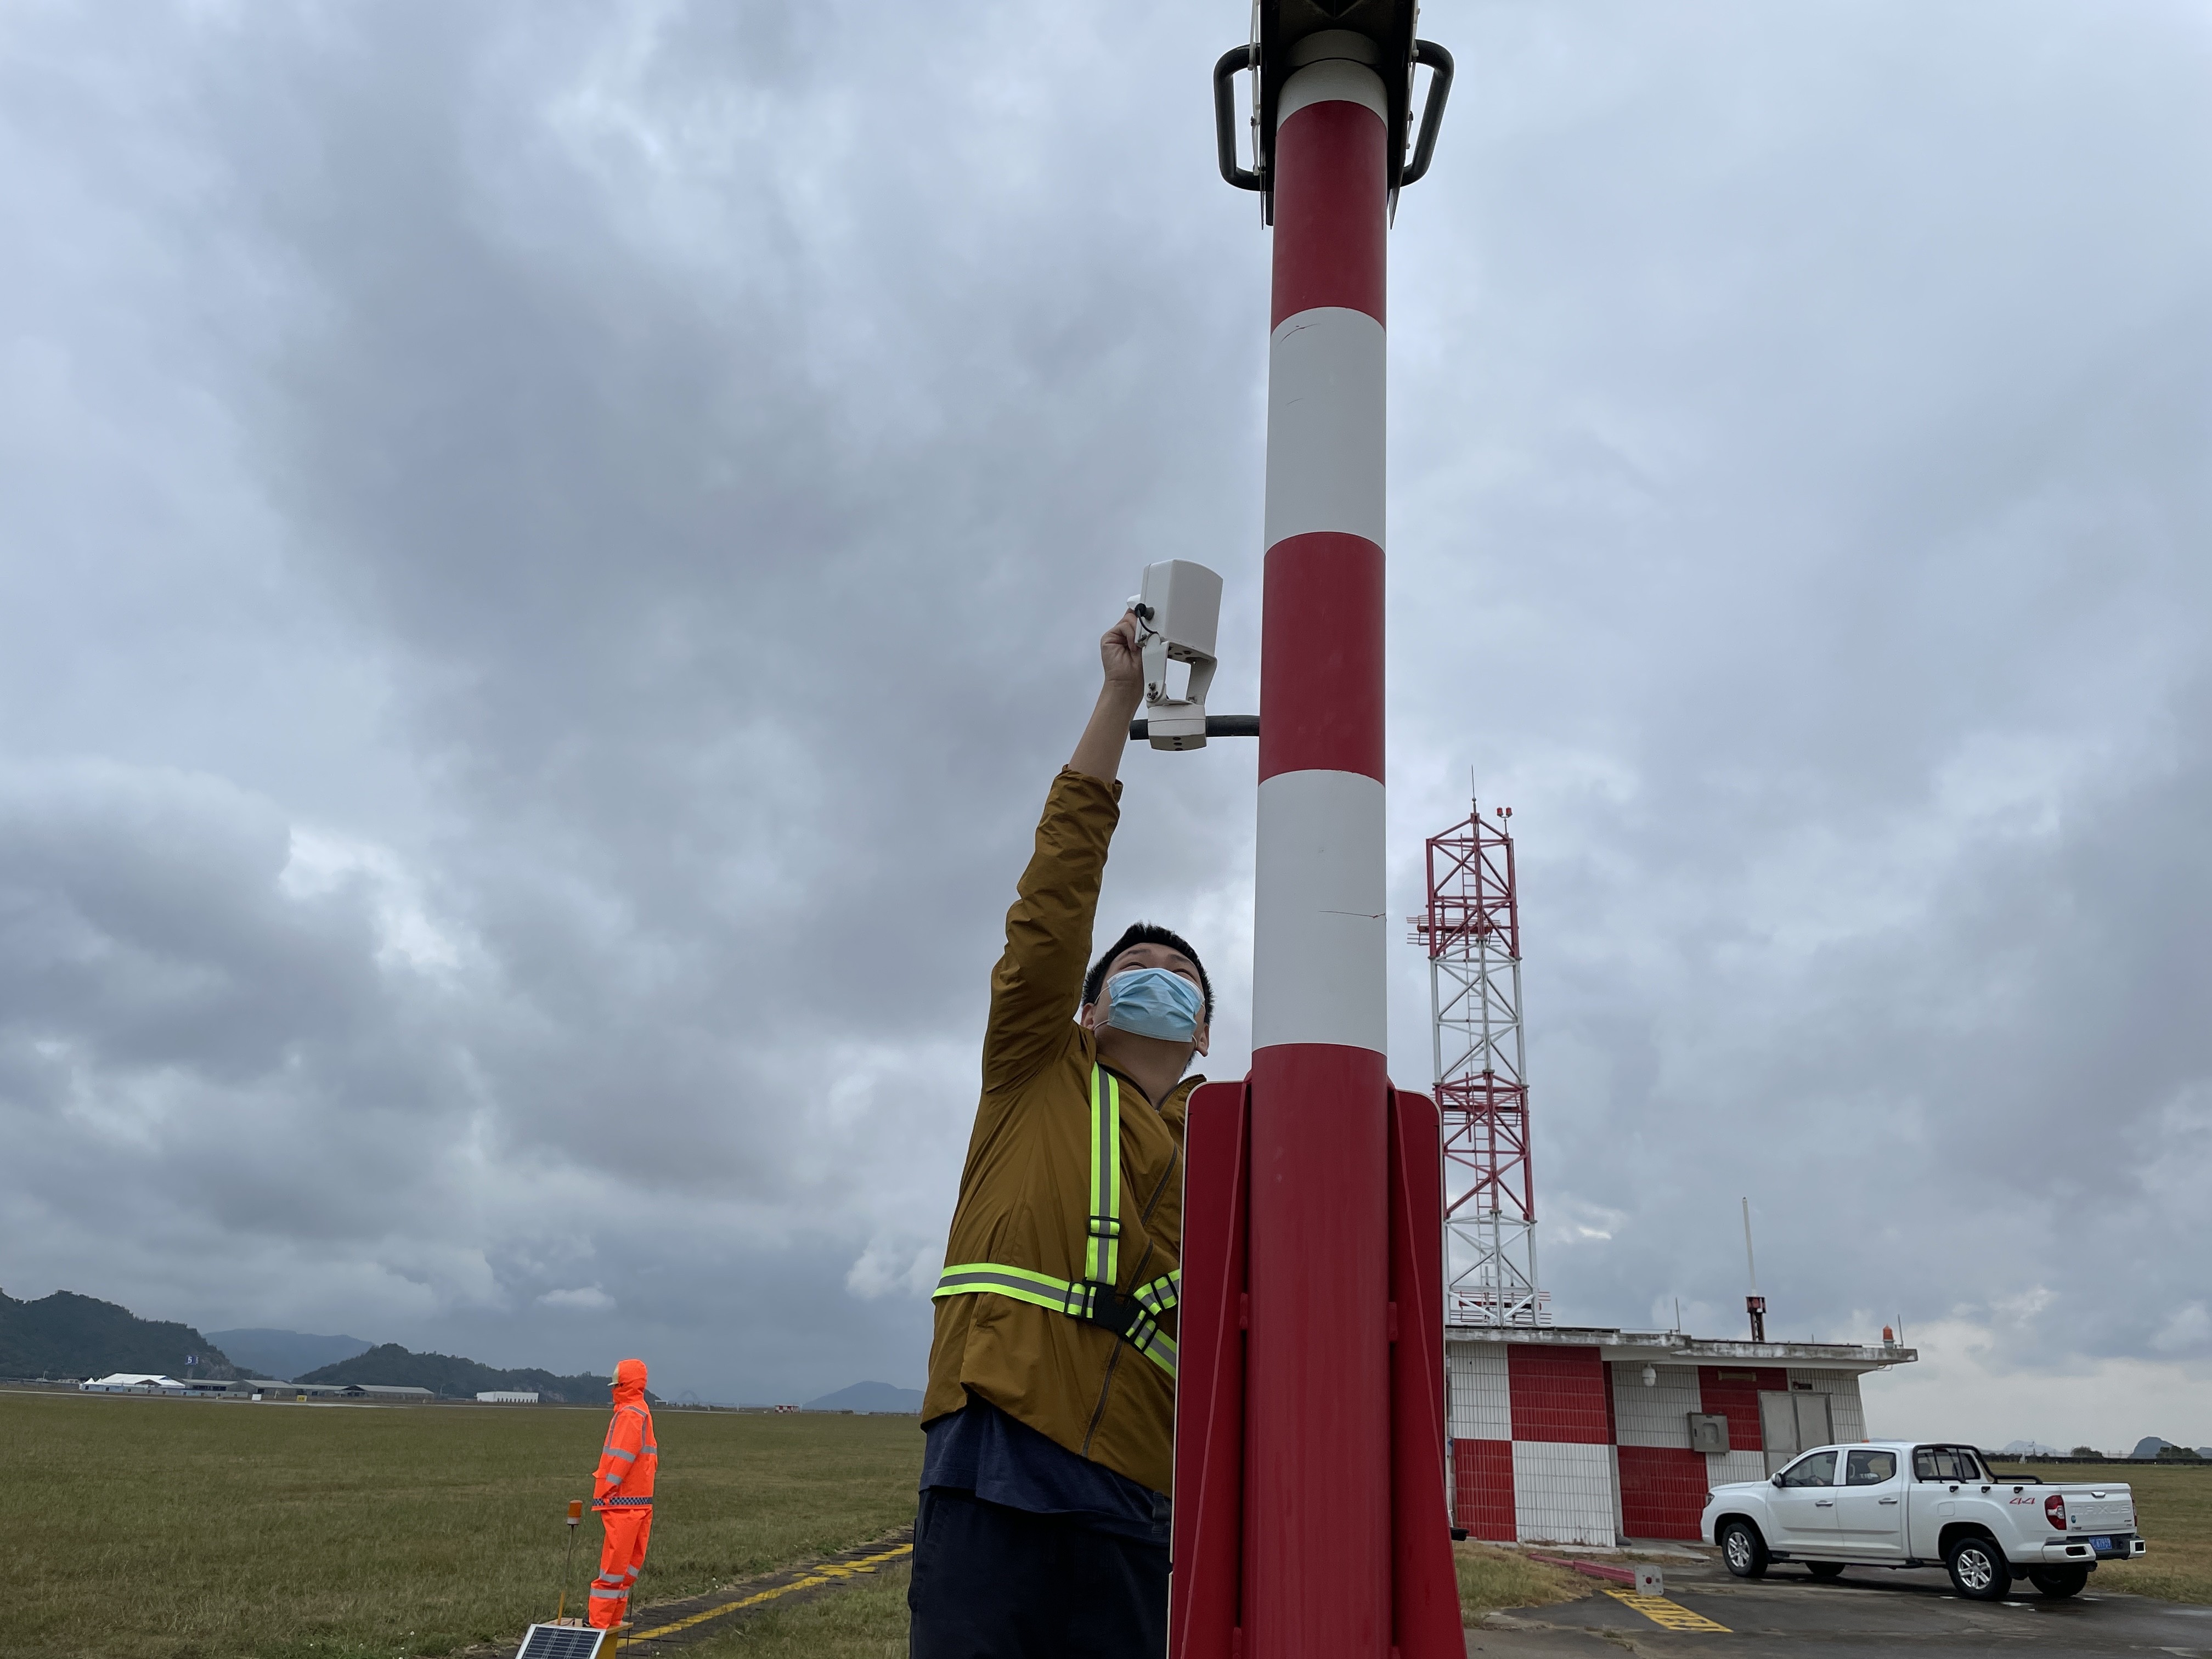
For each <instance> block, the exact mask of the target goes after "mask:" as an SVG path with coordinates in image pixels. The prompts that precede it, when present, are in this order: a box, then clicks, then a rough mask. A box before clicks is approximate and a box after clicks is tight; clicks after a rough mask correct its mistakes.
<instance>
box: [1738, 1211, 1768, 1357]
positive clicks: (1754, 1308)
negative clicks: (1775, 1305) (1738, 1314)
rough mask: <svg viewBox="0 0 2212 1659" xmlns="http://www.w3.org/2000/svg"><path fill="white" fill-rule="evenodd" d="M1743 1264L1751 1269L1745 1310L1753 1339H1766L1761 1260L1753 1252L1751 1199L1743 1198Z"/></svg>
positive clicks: (1744, 1301) (1744, 1304)
mask: <svg viewBox="0 0 2212 1659" xmlns="http://www.w3.org/2000/svg"><path fill="white" fill-rule="evenodd" d="M1743 1265H1744V1266H1745V1267H1747V1268H1749V1269H1750V1271H1751V1294H1750V1295H1749V1296H1747V1297H1744V1299H1743V1310H1744V1311H1745V1312H1746V1313H1747V1314H1749V1315H1750V1316H1751V1340H1753V1341H1754V1342H1764V1341H1765V1340H1766V1298H1765V1297H1763V1296H1761V1295H1760V1294H1759V1260H1758V1258H1757V1257H1755V1256H1754V1255H1752V1253H1751V1200H1750V1199H1749V1198H1748V1197H1747V1198H1745V1200H1743Z"/></svg>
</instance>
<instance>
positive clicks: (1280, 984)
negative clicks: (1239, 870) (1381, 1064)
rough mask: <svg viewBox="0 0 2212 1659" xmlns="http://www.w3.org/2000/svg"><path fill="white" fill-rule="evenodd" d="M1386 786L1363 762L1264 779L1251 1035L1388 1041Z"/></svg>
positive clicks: (1260, 1039) (1375, 1045)
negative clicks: (1357, 767)
mask: <svg viewBox="0 0 2212 1659" xmlns="http://www.w3.org/2000/svg"><path fill="white" fill-rule="evenodd" d="M1259 827H1260V833H1259V842H1258V865H1259V867H1258V869H1257V870H1256V872H1255V875H1256V877H1257V882H1256V886H1257V888H1258V890H1259V891H1260V893H1261V895H1262V896H1263V897H1262V900H1261V903H1260V905H1259V906H1258V908H1257V911H1256V913H1255V915H1254V917H1253V925H1252V1046H1253V1047H1254V1048H1267V1047H1268V1046H1269V1045H1271V1044H1273V1043H1278V1042H1330V1043H1337V1044H1340V1045H1342V1046H1344V1047H1346V1048H1371V1049H1373V1050H1374V1051H1375V1052H1376V1054H1381V1053H1383V1052H1384V1049H1385V1047H1386V1044H1387V1043H1388V1041H1389V1010H1388V1003H1389V988H1388V977H1389V942H1388V930H1387V929H1386V928H1385V927H1384V925H1383V918H1384V913H1385V904H1384V895H1383V873H1384V872H1383V786H1382V785H1381V784H1380V783H1377V782H1376V781H1375V780H1374V779H1373V778H1370V777H1368V776H1365V775H1364V774H1361V773H1358V772H1328V771H1307V772H1283V773H1279V774H1278V775H1275V776H1274V777H1272V778H1269V779H1267V780H1266V781H1264V782H1262V783H1261V785H1260V826H1259Z"/></svg>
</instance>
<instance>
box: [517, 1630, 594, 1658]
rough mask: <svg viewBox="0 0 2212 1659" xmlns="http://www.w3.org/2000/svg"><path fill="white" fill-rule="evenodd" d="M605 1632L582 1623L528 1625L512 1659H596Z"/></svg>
mask: <svg viewBox="0 0 2212 1659" xmlns="http://www.w3.org/2000/svg"><path fill="white" fill-rule="evenodd" d="M606 1634H607V1632H605V1631H603V1630H592V1629H591V1628H590V1627H588V1626H582V1625H532V1626H531V1627H530V1633H529V1634H528V1635H526V1636H525V1637H524V1638H522V1647H521V1650H520V1651H519V1652H518V1653H516V1655H515V1656H514V1659H599V1644H600V1642H601V1641H602V1640H603V1639H605V1636H606Z"/></svg>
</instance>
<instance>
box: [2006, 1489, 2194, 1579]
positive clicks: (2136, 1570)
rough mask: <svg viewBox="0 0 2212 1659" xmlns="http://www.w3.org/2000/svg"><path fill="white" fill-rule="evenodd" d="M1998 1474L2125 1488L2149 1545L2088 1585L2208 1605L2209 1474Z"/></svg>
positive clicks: (2102, 1571) (2103, 1568) (2111, 1564)
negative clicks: (2141, 1554)
mask: <svg viewBox="0 0 2212 1659" xmlns="http://www.w3.org/2000/svg"><path fill="white" fill-rule="evenodd" d="M1995 1469H1996V1473H1998V1474H2011V1473H2014V1472H2015V1471H2016V1472H2018V1473H2020V1474H2032V1475H2034V1476H2036V1477H2037V1478H2038V1479H2039V1480H2042V1481H2044V1482H2045V1484H2046V1485H2051V1486H2056V1485H2057V1484H2059V1483H2060V1482H2062V1481H2063V1482H2065V1483H2066V1484H2068V1485H2072V1484H2074V1483H2075V1482H2078V1481H2087V1482H2089V1483H2090V1484H2092V1485H2093V1484H2095V1483H2096V1482H2098V1481H2100V1480H2110V1481H2112V1482H2113V1483H2114V1484H2115V1485H2118V1484H2120V1483H2122V1482H2124V1483H2125V1484H2126V1485H2127V1486H2128V1487H2129V1488H2130V1490H2131V1491H2132V1492H2134V1493H2135V1495H2136V1526H2137V1527H2138V1528H2141V1529H2142V1535H2143V1537H2144V1539H2145V1541H2148V1543H2149V1545H2150V1553H2149V1554H2148V1555H2147V1556H2145V1557H2144V1558H2143V1559H2142V1560H2140V1561H2114V1562H2108V1563H2106V1565H2103V1566H2100V1567H2099V1568H2098V1569H2097V1573H2096V1577H2095V1578H2094V1579H2093V1583H2094V1585H2095V1587H2096V1588H2097V1589H2100V1590H2127V1591H2130V1592H2132V1593H2133V1594H2135V1595H2155V1596H2157V1597H2158V1598H2159V1599H2160V1600H2161V1601H2196V1602H2202V1603H2212V1469H2184V1468H2159V1467H2158V1466H2157V1465H2156V1464H2154V1463H2151V1464H2145V1463H2130V1464H2126V1465H2124V1466H2122V1467H2115V1466H2114V1465H2112V1464H2110V1463H2035V1464H2025V1463H1998V1464H1996V1466H1995Z"/></svg>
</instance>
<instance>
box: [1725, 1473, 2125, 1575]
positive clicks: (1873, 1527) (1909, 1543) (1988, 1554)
mask: <svg viewBox="0 0 2212 1659" xmlns="http://www.w3.org/2000/svg"><path fill="white" fill-rule="evenodd" d="M1702 1528H1703V1530H1704V1533H1705V1536H1706V1537H1708V1538H1710V1539H1711V1540H1712V1541H1713V1542H1714V1543H1716V1544H1717V1545H1719V1546H1720V1550H1721V1557H1722V1559H1723V1560H1725V1561H1726V1562H1727V1563H1728V1570H1729V1571H1730V1572H1732V1573H1734V1574H1735V1576H1736V1577H1739V1578H1757V1577H1759V1576H1760V1575H1761V1574H1763V1573H1764V1572H1765V1571H1766V1567H1767V1563H1769V1562H1770V1561H1802V1562H1803V1563H1804V1564H1805V1565H1806V1567H1807V1568H1808V1570H1809V1571H1811V1572H1812V1574H1813V1576H1814V1577H1816V1578H1832V1577H1835V1576H1836V1575H1837V1574H1838V1573H1839V1572H1841V1571H1843V1570H1844V1568H1845V1567H1924V1566H1930V1565H1934V1564H1935V1563H1936V1562H1938V1561H1940V1562H1942V1564H1943V1565H1945V1566H1946V1567H1948V1569H1950V1573H1951V1582H1952V1583H1954V1585H1956V1586H1957V1587H1958V1590H1959V1594H1960V1595H1966V1596H1972V1598H1973V1599H1975V1600H1976V1601H1999V1600H2002V1598H2003V1597H2004V1596H2005V1595H2006V1594H2007V1593H2008V1592H2009V1591H2010V1589H2012V1583H2013V1580H2015V1578H2025V1579H2027V1580H2028V1581H2029V1582H2030V1583H2033V1585H2034V1586H2035V1587H2036V1589H2039V1590H2041V1591H2042V1592H2043V1593H2044V1594H2045V1595H2051V1596H2061V1595H2075V1593H2077V1592H2078V1591H2079V1590H2080V1589H2081V1587H2082V1586H2083V1585H2084V1584H2086V1583H2088V1582H2089V1574H2090V1573H2091V1571H2093V1570H2094V1569H2095V1567H2096V1565H2097V1563H2098V1562H2100V1561H2125V1560H2130V1559H2135V1558H2137V1557H2139V1556H2142V1555H2143V1554H2144V1553H2147V1551H2148V1546H2147V1545H2146V1544H2145V1543H2144V1542H2143V1541H2142V1538H2141V1537H2139V1536H2138V1535H2137V1534H2136V1503H2135V1494H2134V1493H2133V1492H2130V1490H2129V1489H2128V1488H2127V1487H2126V1486H2124V1485H2122V1484H2120V1483H2119V1482H2117V1481H2112V1482H2106V1481H2092V1482H2090V1483H2088V1484H2087V1485H2076V1486H2045V1485H2044V1484H2043V1483H2042V1482H2041V1481H2039V1480H2035V1479H2034V1478H2033V1477H2032V1476H2027V1477H2023V1476H2020V1475H2008V1476H2005V1477H2002V1478H2000V1477H1999V1476H1997V1475H1996V1474H1993V1473H1992V1472H1991V1471H1990V1467H1989V1464H1988V1462H1987V1460H1986V1459H1985V1458H1984V1455H1982V1453H1981V1452H1979V1451H1978V1450H1977V1449H1975V1448H1973V1447H1972V1446H1947V1445H1924V1444H1915V1443H1913V1442H1911V1441H1910V1440H1869V1441H1861V1442H1860V1443H1858V1444H1857V1445H1851V1446H1823V1447H1821V1448H1820V1449H1819V1450H1817V1451H1809V1452H1807V1453H1806V1454H1805V1455H1803V1456H1802V1457H1799V1458H1796V1459H1795V1460H1794V1461H1792V1462H1790V1465H1789V1466H1788V1467H1787V1468H1784V1469H1782V1470H1781V1471H1780V1472H1779V1473H1778V1474H1775V1475H1774V1476H1772V1477H1771V1479H1769V1480H1741V1481H1736V1482H1734V1483H1732V1484H1730V1485H1728V1486H1719V1487H1716V1488H1715V1489H1714V1490H1713V1491H1712V1492H1710V1493H1708V1494H1707V1495H1706V1498H1705V1519H1704V1522H1702Z"/></svg>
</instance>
